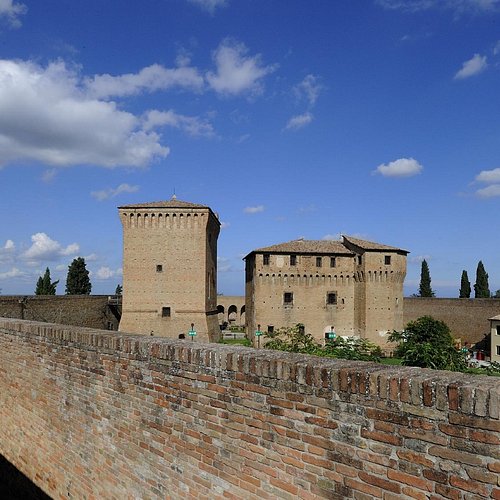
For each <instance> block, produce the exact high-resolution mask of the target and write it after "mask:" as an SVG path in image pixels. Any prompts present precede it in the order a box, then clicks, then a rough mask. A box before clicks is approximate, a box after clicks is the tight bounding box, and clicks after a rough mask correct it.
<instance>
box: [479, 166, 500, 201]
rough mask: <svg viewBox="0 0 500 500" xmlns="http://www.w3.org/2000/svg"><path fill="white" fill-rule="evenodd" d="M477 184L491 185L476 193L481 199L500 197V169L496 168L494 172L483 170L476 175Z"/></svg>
mask: <svg viewBox="0 0 500 500" xmlns="http://www.w3.org/2000/svg"><path fill="white" fill-rule="evenodd" d="M475 181H476V182H482V183H484V184H490V186H486V187H485V188H481V189H478V190H477V191H476V196H477V197H479V198H495V197H497V196H500V168H494V169H493V170H482V171H481V172H479V174H478V175H476V178H475Z"/></svg>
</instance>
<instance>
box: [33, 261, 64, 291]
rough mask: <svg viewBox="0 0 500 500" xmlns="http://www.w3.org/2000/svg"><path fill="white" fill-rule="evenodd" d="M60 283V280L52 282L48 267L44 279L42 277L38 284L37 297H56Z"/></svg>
mask: <svg viewBox="0 0 500 500" xmlns="http://www.w3.org/2000/svg"><path fill="white" fill-rule="evenodd" d="M58 283H59V280H57V281H51V278H50V269H49V268H48V267H47V269H45V273H44V275H43V277H42V276H40V277H39V278H38V281H37V282H36V289H35V295H55V294H56V287H57V284H58Z"/></svg>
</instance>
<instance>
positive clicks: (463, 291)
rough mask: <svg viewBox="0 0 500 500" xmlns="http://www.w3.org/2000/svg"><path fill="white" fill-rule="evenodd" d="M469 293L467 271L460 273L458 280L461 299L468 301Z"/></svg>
mask: <svg viewBox="0 0 500 500" xmlns="http://www.w3.org/2000/svg"><path fill="white" fill-rule="evenodd" d="M470 293H471V287H470V281H469V277H468V276H467V271H465V270H464V271H462V279H461V280H460V295H459V297H460V298H461V299H469V298H470Z"/></svg>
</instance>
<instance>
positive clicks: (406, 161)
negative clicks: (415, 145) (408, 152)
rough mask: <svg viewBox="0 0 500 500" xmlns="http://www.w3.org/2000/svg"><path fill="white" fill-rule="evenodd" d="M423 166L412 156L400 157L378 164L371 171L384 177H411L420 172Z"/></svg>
mask: <svg viewBox="0 0 500 500" xmlns="http://www.w3.org/2000/svg"><path fill="white" fill-rule="evenodd" d="M423 168H424V167H423V166H422V165H421V164H420V163H419V162H418V161H417V160H414V159H413V158H400V159H399V160H395V161H391V162H390V163H388V164H385V163H383V164H382V165H379V166H378V167H377V168H376V169H375V170H374V171H373V173H374V174H380V175H383V176H384V177H412V176H413V175H417V174H420V172H422V170H423Z"/></svg>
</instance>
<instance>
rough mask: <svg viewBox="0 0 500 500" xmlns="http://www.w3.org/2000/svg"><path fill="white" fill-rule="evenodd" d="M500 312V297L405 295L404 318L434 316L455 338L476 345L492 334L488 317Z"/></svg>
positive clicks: (409, 319)
mask: <svg viewBox="0 0 500 500" xmlns="http://www.w3.org/2000/svg"><path fill="white" fill-rule="evenodd" d="M499 314H500V299H438V298H420V297H405V299H404V302H403V321H404V324H405V325H406V323H408V322H409V321H412V320H415V319H417V318H420V317H421V316H432V317H433V318H436V319H439V320H441V321H444V322H445V323H446V324H447V325H448V326H449V327H450V330H451V333H452V335H453V336H454V337H455V338H460V339H462V342H465V341H467V342H469V344H475V343H476V342H480V341H481V340H483V339H484V336H485V335H488V334H489V333H490V322H489V321H488V319H489V318H492V317H493V316H497V315H499Z"/></svg>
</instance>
